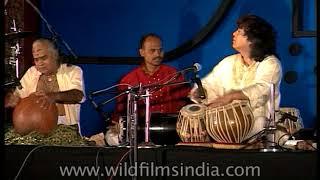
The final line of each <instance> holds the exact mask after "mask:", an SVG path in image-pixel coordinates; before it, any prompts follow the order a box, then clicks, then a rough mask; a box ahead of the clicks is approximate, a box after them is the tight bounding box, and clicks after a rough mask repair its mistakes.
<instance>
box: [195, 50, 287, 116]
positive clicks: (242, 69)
mask: <svg viewBox="0 0 320 180" xmlns="http://www.w3.org/2000/svg"><path fill="white" fill-rule="evenodd" d="M281 77H282V68H281V64H280V62H279V60H278V59H277V58H276V57H275V56H268V57H266V58H265V59H264V60H263V61H262V62H254V63H253V64H251V65H250V66H246V65H245V64H244V63H243V62H242V57H241V55H240V54H234V55H231V56H228V57H226V58H224V59H223V60H222V61H221V62H219V64H217V65H216V66H215V67H214V68H213V70H212V71H211V72H210V73H209V74H208V75H207V76H205V77H204V78H203V79H202V80H201V81H202V85H203V87H204V89H205V90H206V91H207V98H208V100H209V101H210V100H212V99H215V98H216V97H217V96H222V95H225V94H227V93H229V92H231V91H233V90H241V91H242V92H243V94H245V95H246V96H247V97H248V98H249V101H250V104H251V108H252V111H253V115H254V117H260V116H263V117H267V118H268V117H269V113H270V92H271V91H270V85H271V84H274V88H275V109H279V105H280V90H279V89H280V82H281Z"/></svg>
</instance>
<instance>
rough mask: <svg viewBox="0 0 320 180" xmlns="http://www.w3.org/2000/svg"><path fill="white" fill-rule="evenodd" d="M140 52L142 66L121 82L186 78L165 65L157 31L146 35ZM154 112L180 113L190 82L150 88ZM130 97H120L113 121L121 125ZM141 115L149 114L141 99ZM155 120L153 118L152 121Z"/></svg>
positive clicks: (180, 79) (164, 81)
mask: <svg viewBox="0 0 320 180" xmlns="http://www.w3.org/2000/svg"><path fill="white" fill-rule="evenodd" d="M139 54H140V55H141V56H142V57H143V62H142V63H141V65H140V66H139V67H137V68H135V69H133V70H132V71H131V72H129V73H128V74H127V75H125V76H124V77H123V78H122V79H121V80H120V82H119V84H129V85H131V86H138V85H139V84H140V83H141V85H142V86H145V85H152V84H164V83H166V82H183V81H184V77H183V76H182V75H181V74H180V73H177V70H176V69H175V68H173V67H171V66H168V65H165V64H162V60H163V56H164V52H163V49H162V44H161V38H160V37H159V36H158V35H156V34H153V33H150V34H147V35H144V36H143V37H142V38H141V40H140V44H139ZM127 88H128V86H120V88H119V91H120V92H122V91H124V90H126V89H127ZM149 91H150V94H151V96H150V113H178V112H179V110H180V109H181V108H182V107H183V106H184V105H186V103H187V102H188V98H187V96H188V92H189V91H190V87H189V85H186V84H185V85H170V86H162V87H150V89H149ZM126 107H127V96H125V95H124V96H121V97H120V98H118V99H117V104H116V108H115V112H114V113H113V115H112V122H114V123H115V124H117V122H118V121H119V118H120V116H124V115H126ZM138 110H139V112H138V115H139V117H143V116H144V115H145V103H144V101H143V100H140V101H139V102H138ZM151 121H152V120H151Z"/></svg>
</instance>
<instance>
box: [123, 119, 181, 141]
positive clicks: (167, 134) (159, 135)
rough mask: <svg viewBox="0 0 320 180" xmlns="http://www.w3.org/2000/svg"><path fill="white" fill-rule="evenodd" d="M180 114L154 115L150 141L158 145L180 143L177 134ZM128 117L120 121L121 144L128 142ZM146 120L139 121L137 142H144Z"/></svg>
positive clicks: (150, 129)
mask: <svg viewBox="0 0 320 180" xmlns="http://www.w3.org/2000/svg"><path fill="white" fill-rule="evenodd" d="M177 118H178V114H167V113H152V114H151V117H150V119H151V120H150V127H149V133H150V140H151V142H153V143H154V144H156V145H174V144H177V143H178V142H179V140H180V139H179V136H178V134H177V132H176V123H177ZM126 124H127V118H126V116H124V117H121V118H120V120H119V126H120V134H119V142H120V143H124V142H126V134H127V130H126ZM144 135H145V119H144V118H141V119H138V127H137V142H138V143H141V142H144Z"/></svg>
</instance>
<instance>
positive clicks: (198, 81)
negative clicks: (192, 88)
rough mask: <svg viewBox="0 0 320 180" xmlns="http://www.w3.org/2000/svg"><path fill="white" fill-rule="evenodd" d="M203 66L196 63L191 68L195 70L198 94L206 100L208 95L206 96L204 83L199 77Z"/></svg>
mask: <svg viewBox="0 0 320 180" xmlns="http://www.w3.org/2000/svg"><path fill="white" fill-rule="evenodd" d="M201 68H202V67H201V64H199V63H194V64H193V66H192V67H191V68H190V69H192V70H193V72H194V78H193V80H194V82H195V83H196V84H197V86H198V93H199V98H201V99H205V98H206V95H205V92H204V89H203V86H202V82H201V79H200V77H199V74H198V73H197V72H198V71H200V70H201Z"/></svg>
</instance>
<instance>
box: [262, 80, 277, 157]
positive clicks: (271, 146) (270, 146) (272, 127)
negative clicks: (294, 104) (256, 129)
mask: <svg viewBox="0 0 320 180" xmlns="http://www.w3.org/2000/svg"><path fill="white" fill-rule="evenodd" d="M270 112H271V113H270V119H269V121H270V122H269V125H268V126H267V127H265V128H264V129H265V132H266V134H265V136H266V139H267V142H266V143H265V148H263V149H261V150H260V151H262V152H278V151H280V149H279V148H278V147H277V144H276V139H275V138H276V136H275V133H276V130H277V128H276V122H275V119H276V113H275V112H276V111H275V85H274V84H271V86H270ZM270 141H271V142H270Z"/></svg>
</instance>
